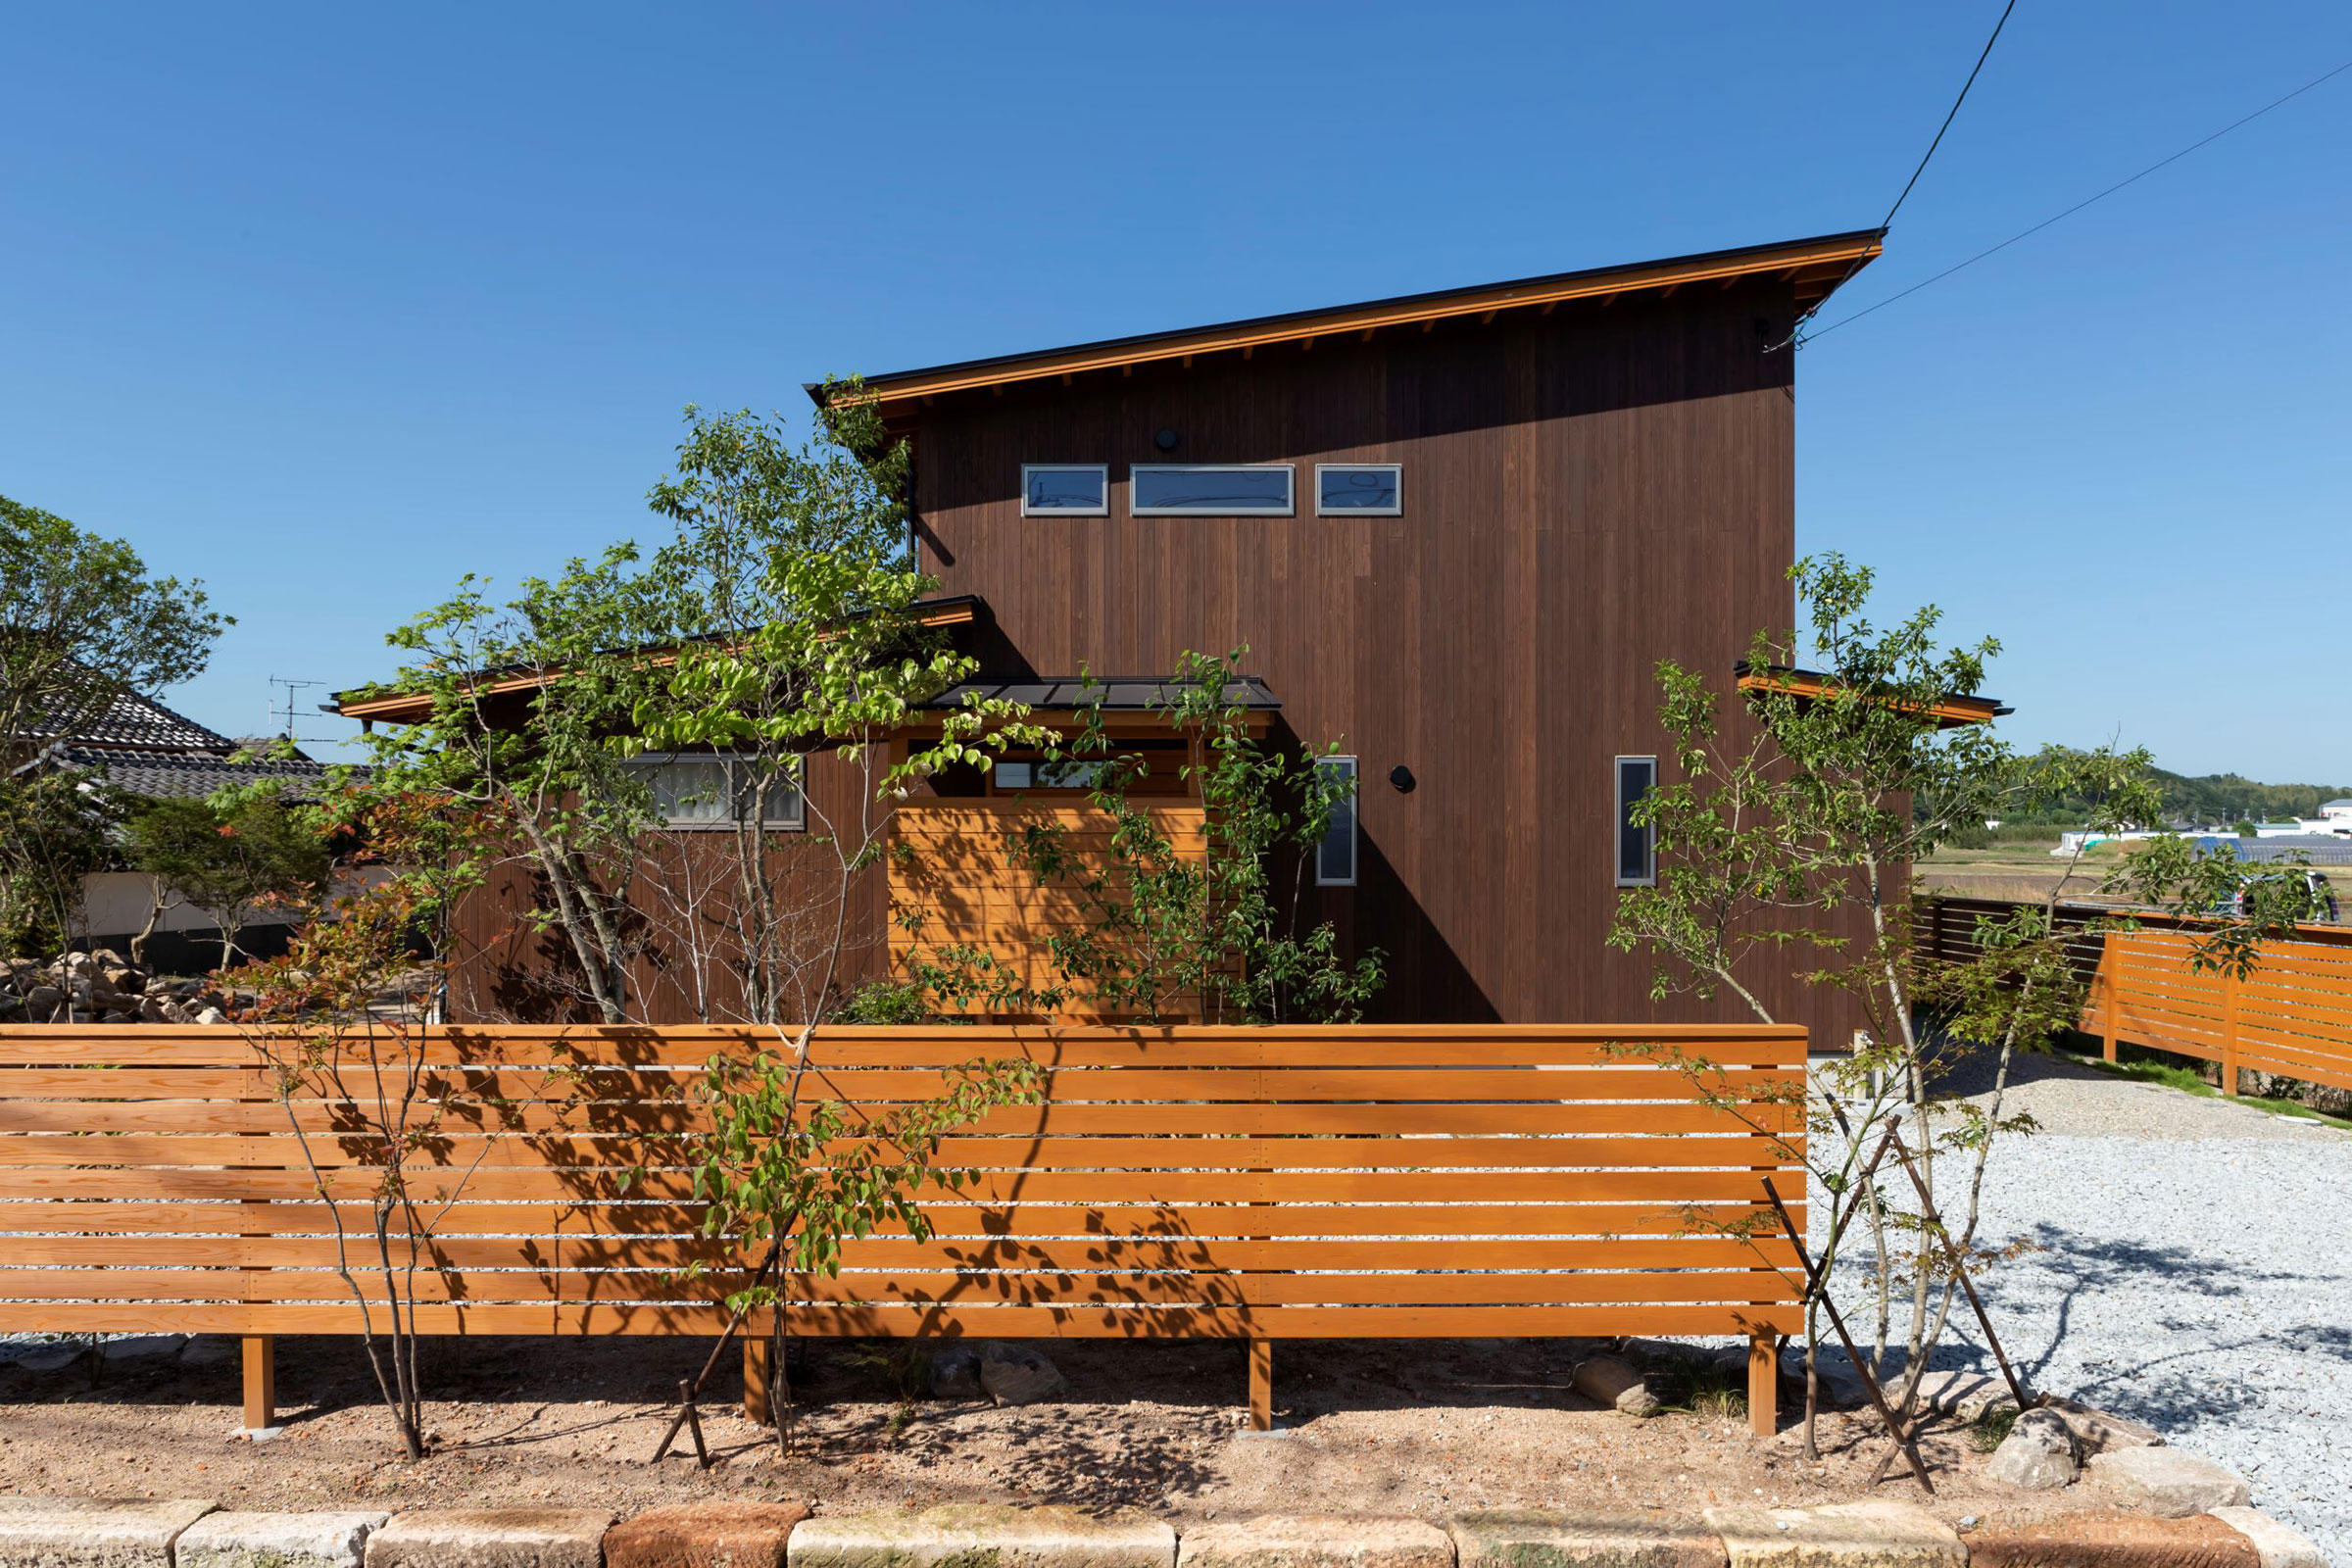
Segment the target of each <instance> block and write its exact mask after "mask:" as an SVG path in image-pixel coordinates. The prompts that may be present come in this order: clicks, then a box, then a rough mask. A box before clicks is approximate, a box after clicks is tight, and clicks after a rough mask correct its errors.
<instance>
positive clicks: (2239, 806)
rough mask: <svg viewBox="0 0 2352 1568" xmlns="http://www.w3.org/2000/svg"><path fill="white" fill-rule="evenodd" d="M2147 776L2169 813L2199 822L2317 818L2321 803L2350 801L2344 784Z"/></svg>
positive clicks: (2351, 788) (2159, 771)
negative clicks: (2287, 817)
mask: <svg viewBox="0 0 2352 1568" xmlns="http://www.w3.org/2000/svg"><path fill="white" fill-rule="evenodd" d="M2149 772H2150V773H2152V774H2153V775H2154V776H2155V779H2156V783H2157V786H2158V788H2160V789H2162V790H2163V792H2164V804H2165V807H2166V809H2168V810H2171V811H2173V812H2176V813H2178V814H2179V815H2180V816H2184V817H2190V818H2193V819H2195V820H2197V821H2200V822H2235V821H2237V820H2239V819H2241V818H2247V817H2250V818H2252V819H2253V820H2255V821H2257V822H2267V821H2272V820H2275V819H2277V818H2279V817H2286V816H2317V815H2319V814H2320V803H2321V802H2322V801H2340V800H2344V799H2346V798H2348V797H2352V785H2345V784H2258V783H2256V782H2255V781H2254V780H2252V779H2250V778H2244V777H2241V776H2239V775H2238V774H2235V773H2208V774H2206V775H2205V776H2204V777H2202V778H2190V777H2189V776H2187V775H2186V774H2184V773H2168V772H2166V771H2165V770H2164V769H2163V768H2161V767H2157V768H2150V769H2149Z"/></svg>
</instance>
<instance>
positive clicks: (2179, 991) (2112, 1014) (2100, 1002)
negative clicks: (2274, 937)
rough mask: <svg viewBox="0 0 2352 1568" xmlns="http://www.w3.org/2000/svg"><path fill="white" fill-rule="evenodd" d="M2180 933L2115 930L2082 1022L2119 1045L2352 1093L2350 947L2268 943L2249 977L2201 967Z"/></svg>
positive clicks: (2230, 1084)
mask: <svg viewBox="0 0 2352 1568" xmlns="http://www.w3.org/2000/svg"><path fill="white" fill-rule="evenodd" d="M2193 948H2194V941H2193V939H2192V938H2191V937H2190V936H2188V935H2186V934H2184V933H2181V932H2178V931H2132V932H2109V933H2108V934H2107V937H2106V941H2105V944H2104V947H2103V950H2102V954H2101V957H2100V960H2099V969H2098V975H2097V978H2096V981H2095V982H2094V984H2093V985H2092V988H2091V993H2090V1004H2089V1006H2088V1008H2087V1010H2086V1011H2085V1014H2084V1016H2083V1020H2082V1026H2083V1028H2085V1029H2089V1030H2095V1031H2096V1032H2097V1033H2098V1034H2099V1036H2100V1039H2101V1042H2102V1044H2103V1046H2104V1048H2105V1052H2106V1055H2107V1059H2108V1060H2110V1061H2112V1060H2114V1059H2115V1054H2116V1047H2117V1045H2118V1044H2119V1043H2126V1042H2128V1043H2130V1044H2132V1045H2137V1046H2147V1047H2151V1048H2153V1049H2155V1050H2158V1051H2168V1052H2172V1053H2174V1054H2179V1055H2183V1056H2192V1057H2195V1058H2197V1059H2198V1060H2201V1061H2210V1062H2213V1063H2215V1064H2216V1065H2217V1066H2218V1067H2219V1068H2220V1069H2221V1083H2222V1088H2223V1090H2224V1092H2226V1093H2228V1094H2232V1095H2234V1094H2236V1093H2237V1074H2238V1070H2239V1069H2240V1068H2252V1069H2254V1070H2256V1071H2259V1072H2269V1073H2278V1074H2279V1075H2281V1076H2284V1077H2288V1078H2299V1079H2302V1080H2304V1081H2306V1082H2308V1083H2318V1084H2329V1085H2333V1086H2335V1087H2337V1088H2345V1089H2352V946H2347V945H2344V944H2342V943H2337V942H2266V943H2264V944H2263V945H2262V948H2261V951H2260V956H2259V957H2258V958H2257V960H2256V962H2255V965H2254V967H2253V968H2252V969H2251V970H2250V971H2249V972H2248V973H2247V974H2246V976H2245V977H2244V978H2243V979H2239V978H2237V977H2236V976H2234V975H2230V974H2228V973H2224V972H2219V971H2210V970H2209V971H2200V970H2198V969H2196V968H2195V967H2194V966H2193V965H2192V964H2191V963H2190V961H2189V959H2190V954H2191V952H2192V950H2193Z"/></svg>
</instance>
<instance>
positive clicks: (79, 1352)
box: [16, 1341, 90, 1372]
mask: <svg viewBox="0 0 2352 1568" xmlns="http://www.w3.org/2000/svg"><path fill="white" fill-rule="evenodd" d="M89 1353H90V1348H89V1347H88V1346H86V1345H82V1344H79V1343H76V1342H73V1341H59V1342H57V1343H55V1344H50V1345H36V1346H34V1347H33V1348H30V1349H28V1350H26V1351H25V1352H24V1353H22V1354H21V1355H19V1356H18V1357H17V1358H16V1361H17V1365H19V1366H21V1367H23V1368H24V1369H25V1371H27V1372H63V1371H64V1370H65V1369H66V1368H68V1367H70V1366H72V1365H73V1363H74V1362H76V1361H78V1360H80V1359H81V1358H82V1357H83V1356H85V1355H87V1354H89Z"/></svg>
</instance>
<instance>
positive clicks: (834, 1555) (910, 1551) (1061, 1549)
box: [368, 1503, 1176, 1568]
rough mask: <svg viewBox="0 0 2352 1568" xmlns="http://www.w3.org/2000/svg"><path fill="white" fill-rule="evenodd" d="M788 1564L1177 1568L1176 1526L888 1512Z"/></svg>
mask: <svg viewBox="0 0 2352 1568" xmlns="http://www.w3.org/2000/svg"><path fill="white" fill-rule="evenodd" d="M785 1561H786V1562H787V1563H788V1564H789V1565H790V1568H941V1565H946V1568H1174V1564H1175V1561H1176V1529H1175V1527H1174V1526H1173V1525H1170V1524H1169V1523H1168V1522H1167V1521H1166V1520H1164V1519H1153V1518H1151V1517H1150V1516H1148V1515H1146V1514H1142V1513H1139V1512H1136V1511H1135V1510H1133V1509H1122V1510H1119V1511H1117V1512H1113V1513H1108V1514H1090V1513H1082V1512H1080V1511H1079V1510H1078V1509H1076V1508H1062V1507H1041V1508H1007V1507H1002V1506H998V1505H995V1504H989V1503H963V1504H959V1505H955V1506H950V1507H942V1508H926V1509H924V1510H922V1511H921V1512H919V1513H917V1512H914V1511H913V1510H911V1509H904V1508H883V1509H875V1510H872V1511H870V1512H864V1513H845V1514H819V1515H818V1516H817V1517H815V1518H813V1519H805V1520H803V1521H802V1522H801V1523H799V1524H798V1525H795V1526H794V1527H793V1531H792V1540H791V1541H790V1542H789V1543H788V1544H786V1547H785ZM368 1568H375V1565H374V1564H372V1563H370V1564H369V1565H368Z"/></svg>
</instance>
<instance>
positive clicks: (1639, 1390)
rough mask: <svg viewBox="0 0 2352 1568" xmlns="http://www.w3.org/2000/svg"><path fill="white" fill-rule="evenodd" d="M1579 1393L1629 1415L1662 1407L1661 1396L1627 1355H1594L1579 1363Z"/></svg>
mask: <svg viewBox="0 0 2352 1568" xmlns="http://www.w3.org/2000/svg"><path fill="white" fill-rule="evenodd" d="M1575 1381H1576V1392H1577V1393H1579V1394H1581V1395H1583V1396H1584V1397H1586V1398H1588V1399H1593V1400H1595V1401H1597V1402H1598V1403H1601V1404H1606V1405H1611V1406H1614V1407H1615V1408H1616V1409H1618V1410H1620V1411H1622V1412H1624V1413H1625V1414H1627V1415H1647V1414H1649V1413H1650V1412H1651V1411H1652V1410H1655V1409H1656V1408H1657V1407H1658V1400H1657V1397H1656V1396H1655V1395H1653V1394H1651V1393H1650V1392H1649V1386H1648V1385H1647V1384H1645V1383H1643V1382H1642V1374H1641V1373H1639V1372H1637V1371H1635V1370H1634V1365H1633V1363H1632V1362H1631V1361H1628V1360H1626V1359H1625V1358H1624V1357H1623V1356H1616V1355H1591V1356H1587V1357H1586V1358H1585V1359H1584V1360H1582V1361H1579V1362H1577V1363H1576V1380H1575Z"/></svg>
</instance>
